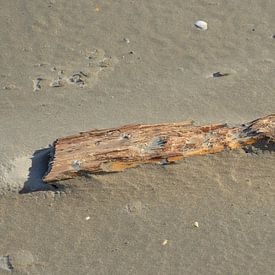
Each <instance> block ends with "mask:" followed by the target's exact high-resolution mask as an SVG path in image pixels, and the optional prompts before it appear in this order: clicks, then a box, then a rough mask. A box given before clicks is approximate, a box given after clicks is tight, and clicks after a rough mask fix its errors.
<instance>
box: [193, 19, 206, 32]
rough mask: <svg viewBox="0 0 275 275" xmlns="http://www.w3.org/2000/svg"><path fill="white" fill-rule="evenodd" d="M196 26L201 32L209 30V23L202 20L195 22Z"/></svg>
mask: <svg viewBox="0 0 275 275" xmlns="http://www.w3.org/2000/svg"><path fill="white" fill-rule="evenodd" d="M195 26H196V27H197V28H198V29H200V30H204V31H205V30H207V22H205V21H202V20H197V21H196V22H195Z"/></svg>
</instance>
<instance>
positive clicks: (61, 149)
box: [43, 114, 275, 182]
mask: <svg viewBox="0 0 275 275" xmlns="http://www.w3.org/2000/svg"><path fill="white" fill-rule="evenodd" d="M263 138H269V139H270V140H272V141H273V142H274V139H275V115H274V114H273V115H269V116H266V117H263V118H260V119H257V120H254V121H252V122H250V123H247V124H243V125H241V126H238V127H227V126H226V125H225V124H211V125H205V126H194V125H193V123H192V122H191V121H187V122H176V123H163V124H154V125H141V124H138V125H126V126H122V127H119V128H111V129H103V130H92V131H88V132H83V133H80V134H77V135H74V136H69V137H65V138H59V139H57V140H56V141H55V142H54V146H53V148H54V152H53V159H52V160H51V162H50V163H49V171H48V173H47V174H46V175H45V177H44V179H43V180H44V181H45V182H53V181H58V180H64V179H69V178H72V177H75V176H77V175H80V174H82V173H86V172H87V173H99V172H117V171H123V170H125V169H127V168H131V167H136V166H138V165H141V164H146V163H160V164H164V163H165V164H166V163H171V162H175V161H179V160H181V159H183V158H186V157H191V156H197V155H205V154H214V153H217V152H220V151H223V150H225V149H237V148H241V147H244V146H246V145H248V144H253V143H255V142H256V141H258V140H260V139H263Z"/></svg>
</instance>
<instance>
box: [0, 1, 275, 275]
mask: <svg viewBox="0 0 275 275" xmlns="http://www.w3.org/2000/svg"><path fill="white" fill-rule="evenodd" d="M274 13H275V2H274V1H272V0H269V1H268V0H266V1H225V0H224V1H218V0H204V1H202V0H200V1H187V0H186V1H183V0H174V1H161V0H151V1H141V0H139V1H128V0H127V1H126V0H125V1H111V0H106V1H97V2H96V1H89V0H80V1H65V0H51V1H44V0H43V1H42V0H28V1H27V0H14V1H4V0H3V1H1V9H0V25H1V30H0V39H1V52H0V58H1V59H0V152H1V156H0V193H1V198H0V234H1V236H2V240H1V242H0V270H1V272H2V273H3V274H4V273H7V274H9V273H10V271H8V270H10V269H11V267H13V269H12V270H13V272H14V273H15V274H129V273H132V274H274V270H275V264H274V253H272V244H273V243H274V239H275V236H274V221H275V217H274V216H275V215H274V205H275V203H274V195H275V193H274V176H275V173H274V164H275V154H274V148H269V149H270V150H265V151H262V150H257V151H256V154H254V153H253V154H252V153H245V152H244V151H237V152H224V153H221V154H217V155H215V156H205V157H201V158H193V159H188V160H185V161H183V162H181V163H179V164H176V165H171V166H165V167H158V166H146V167H142V168H138V169H132V170H129V171H126V172H125V173H118V174H110V175H104V176H103V175H102V176H92V177H91V178H87V179H76V180H71V181H68V182H67V184H68V185H70V186H73V187H71V188H70V189H66V191H65V192H60V191H56V190H49V189H50V188H49V187H48V186H47V185H44V184H43V183H42V181H41V176H42V175H43V173H44V172H45V169H46V162H47V159H46V157H45V156H46V154H47V150H43V149H45V148H47V147H48V144H50V143H52V142H53V140H55V139H56V138H57V137H60V136H66V135H69V134H74V133H77V132H79V131H83V130H89V129H92V128H106V127H114V126H119V125H122V124H128V123H155V122H168V121H180V120H188V119H194V120H195V121H196V122H197V123H210V122H229V123H231V124H236V123H241V122H245V121H250V120H253V119H255V118H257V117H260V116H263V115H266V114H269V113H274V110H275V108H274V107H275V104H274V103H275V93H274V84H275V78H274V63H275V60H274V56H275V50H274V47H275V39H274V38H273V35H274V34H275V29H274V26H275V17H274ZM198 19H202V20H205V21H207V23H208V29H207V30H206V31H202V30H199V29H197V28H196V27H194V23H195V21H196V20H198ZM216 72H221V73H228V74H229V75H228V76H224V77H218V78H213V77H212V75H213V73H216ZM56 86H60V87H56ZM41 149H42V150H41ZM33 155H34V157H33V159H32V156H33ZM31 167H32V168H31ZM30 168H31V170H30V171H29V169H30ZM35 190H42V191H40V192H33V193H28V192H30V191H35ZM20 191H21V193H24V194H18V193H19V192H20ZM86 217H90V219H89V218H88V219H86ZM195 222H197V223H198V224H196V225H198V227H196V226H194V224H195ZM7 256H9V257H7ZM2 273H1V274H2Z"/></svg>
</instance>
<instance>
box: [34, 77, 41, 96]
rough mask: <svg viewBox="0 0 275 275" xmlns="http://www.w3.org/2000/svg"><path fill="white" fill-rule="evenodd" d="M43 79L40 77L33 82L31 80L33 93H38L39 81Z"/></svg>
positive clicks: (39, 88)
mask: <svg viewBox="0 0 275 275" xmlns="http://www.w3.org/2000/svg"><path fill="white" fill-rule="evenodd" d="M42 80H43V79H42V78H41V77H37V78H36V79H35V80H33V91H34V92H36V91H39V90H41V84H40V83H41V81H42Z"/></svg>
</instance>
